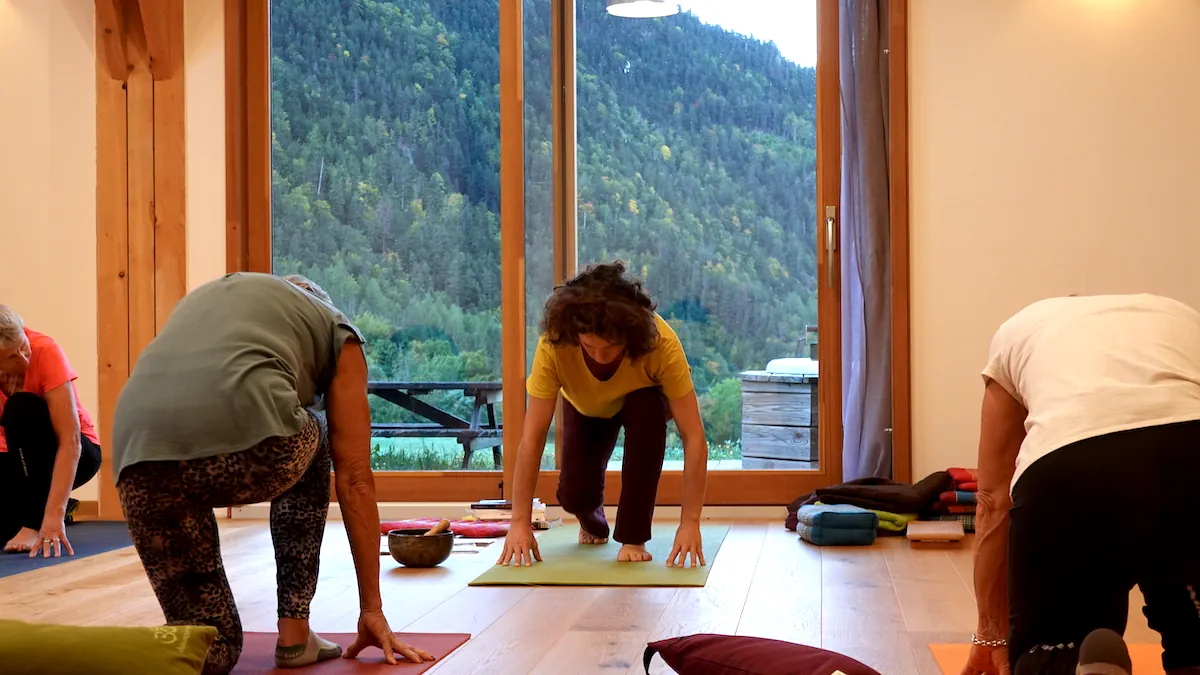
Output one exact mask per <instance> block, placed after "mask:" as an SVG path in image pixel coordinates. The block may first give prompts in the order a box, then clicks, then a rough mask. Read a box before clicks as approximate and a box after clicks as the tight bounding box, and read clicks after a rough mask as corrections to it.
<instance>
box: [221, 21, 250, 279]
mask: <svg viewBox="0 0 1200 675" xmlns="http://www.w3.org/2000/svg"><path fill="white" fill-rule="evenodd" d="M245 33H246V4H245V3H244V2H241V0H225V271H227V272H240V271H243V270H247V269H249V264H248V263H247V262H246V251H247V248H248V245H247V242H248V239H247V236H246V235H247V233H246V227H247V224H248V220H249V216H248V213H247V202H246V150H247V148H246V37H245Z"/></svg>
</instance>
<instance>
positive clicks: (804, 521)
mask: <svg viewBox="0 0 1200 675" xmlns="http://www.w3.org/2000/svg"><path fill="white" fill-rule="evenodd" d="M878 527H879V516H877V515H875V513H874V512H872V511H868V510H867V509H864V508H860V507H858V506H850V505H849V504H808V505H806V506H801V507H800V509H799V510H798V511H797V512H796V532H797V533H799V535H800V538H801V539H803V540H804V541H807V542H808V543H810V544H815V545H817V546H870V545H871V544H874V543H875V529H876V528H878Z"/></svg>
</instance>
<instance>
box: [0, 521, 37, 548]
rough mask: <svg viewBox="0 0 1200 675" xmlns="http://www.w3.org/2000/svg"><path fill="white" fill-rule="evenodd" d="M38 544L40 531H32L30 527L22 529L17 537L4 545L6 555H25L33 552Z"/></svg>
mask: <svg viewBox="0 0 1200 675" xmlns="http://www.w3.org/2000/svg"><path fill="white" fill-rule="evenodd" d="M37 543H38V531H37V530H31V529H29V528H28V527H22V528H21V531H20V532H18V533H17V536H15V537H13V538H12V539H9V540H8V543H7V544H5V545H4V552H5V553H25V552H28V551H32V550H33V547H34V546H37Z"/></svg>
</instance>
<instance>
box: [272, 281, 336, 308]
mask: <svg viewBox="0 0 1200 675" xmlns="http://www.w3.org/2000/svg"><path fill="white" fill-rule="evenodd" d="M283 279H284V281H287V282H289V283H291V284H292V285H293V286H297V287H299V288H303V289H304V290H305V291H308V293H309V295H312V296H313V297H314V298H317V299H318V300H321V301H322V302H324V303H325V304H327V305H330V306H332V305H333V300H332V299H331V298H330V297H329V294H328V293H326V292H325V289H324V288H321V287H320V286H318V285H317V283H316V282H315V281H313V280H312V279H309V278H308V277H305V276H301V275H299V274H289V275H287V276H286V277H284V278H283Z"/></svg>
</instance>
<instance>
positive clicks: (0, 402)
mask: <svg viewBox="0 0 1200 675" xmlns="http://www.w3.org/2000/svg"><path fill="white" fill-rule="evenodd" d="M25 336H26V337H28V338H29V351H30V355H29V369H28V370H27V371H25V386H24V388H23V389H22V391H26V392H29V393H30V394H36V395H38V396H45V395H46V392H48V391H52V390H54V389H58V388H59V387H61V386H63V385H64V384H68V383H71V382H74V381H75V380H76V379H78V378H79V376H78V375H76V374H75V371H74V370H72V369H71V364H70V363H68V362H67V355H66V354H64V353H63V350H62V348H60V347H59V346H58V343H57V342H55V341H54V339H53V338H51V337H50V336H49V335H43V334H41V333H39V332H37V331H33V330H29V329H28V328H26V329H25ZM6 402H8V397H7V396H5V395H4V393H3V392H0V413H3V412H4V404H5V403H6ZM75 406H76V409H77V410H78V411H79V433H81V434H83V435H84V436H86V437H87V438H88V439H90V440H91V441H92V442H93V443H95V444H96V445H100V437H99V436H97V435H96V425H95V424H93V423H92V416H91V415H89V414H88V411H87V410H85V409H84V407H83V403H82V402H80V401H79V399H78V396H76V399H75ZM0 452H8V441H7V440H5V438H4V430H3V429H0Z"/></svg>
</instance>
